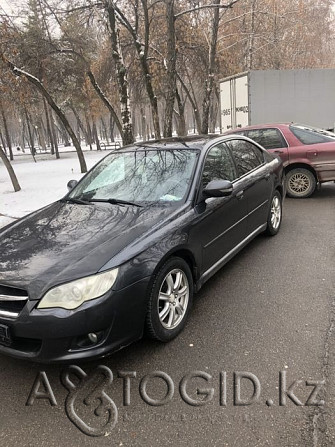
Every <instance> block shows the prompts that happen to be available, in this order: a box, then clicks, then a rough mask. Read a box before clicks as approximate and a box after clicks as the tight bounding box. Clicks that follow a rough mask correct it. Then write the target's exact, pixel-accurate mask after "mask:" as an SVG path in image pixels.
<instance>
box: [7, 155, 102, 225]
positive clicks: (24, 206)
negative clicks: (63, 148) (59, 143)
mask: <svg viewBox="0 0 335 447" xmlns="http://www.w3.org/2000/svg"><path fill="white" fill-rule="evenodd" d="M109 152H110V151H108V150H106V151H99V152H97V151H85V152H84V155H85V160H86V163H87V167H88V169H90V168H91V167H92V166H94V165H95V164H96V163H97V162H98V161H99V160H100V159H101V158H103V157H105V156H106V155H107V154H108V153H109ZM36 160H37V162H36V163H34V161H33V159H32V157H31V156H30V155H29V154H27V155H20V156H17V157H15V159H14V161H13V162H12V166H13V168H14V170H15V173H16V176H17V178H18V180H19V183H20V186H21V191H19V192H14V190H13V187H12V184H11V181H10V178H9V175H8V173H7V171H6V169H5V167H4V165H3V164H2V163H1V162H0V227H2V226H4V225H7V224H8V223H10V222H12V221H13V219H16V218H19V217H22V216H24V215H26V214H28V213H30V212H32V211H35V210H37V209H39V208H42V207H43V206H45V205H48V204H49V203H52V202H54V201H55V200H58V199H60V198H61V197H63V196H64V195H65V194H66V193H67V187H66V185H67V182H68V181H69V180H72V179H75V180H79V179H80V178H81V177H82V176H83V174H81V173H80V167H79V160H78V157H77V154H76V152H66V153H62V154H61V159H59V160H55V158H54V157H53V156H51V155H48V154H38V155H37V157H36Z"/></svg>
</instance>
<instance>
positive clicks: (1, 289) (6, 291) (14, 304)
mask: <svg viewBox="0 0 335 447" xmlns="http://www.w3.org/2000/svg"><path fill="white" fill-rule="evenodd" d="M27 300H28V293H27V291H26V290H23V289H18V288H16V287H10V286H4V285H1V284H0V317H9V318H16V317H17V316H18V315H19V314H20V312H21V311H22V309H23V308H24V306H25V304H26V302H27Z"/></svg>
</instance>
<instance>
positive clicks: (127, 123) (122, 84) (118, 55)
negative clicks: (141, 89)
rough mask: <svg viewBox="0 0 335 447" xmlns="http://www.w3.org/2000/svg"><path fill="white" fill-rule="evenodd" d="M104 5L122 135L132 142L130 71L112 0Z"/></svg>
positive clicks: (126, 141) (124, 138)
mask: <svg viewBox="0 0 335 447" xmlns="http://www.w3.org/2000/svg"><path fill="white" fill-rule="evenodd" d="M104 5H105V9H106V11H107V16H108V23H109V34H110V39H111V43H112V56H113V59H114V62H115V69H116V79H117V83H118V88H119V96H120V104H121V122H122V134H121V135H122V140H123V144H131V143H133V142H134V135H133V126H132V120H131V109H130V97H129V85H128V71H127V67H126V66H125V64H124V61H123V57H122V51H121V45H120V40H119V30H118V28H117V25H116V17H115V10H114V7H113V5H112V3H111V1H110V0H105V2H104Z"/></svg>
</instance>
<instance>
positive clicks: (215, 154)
mask: <svg viewBox="0 0 335 447" xmlns="http://www.w3.org/2000/svg"><path fill="white" fill-rule="evenodd" d="M236 179H237V173H236V167H235V163H234V160H233V158H232V155H231V152H230V150H229V148H228V146H227V145H226V144H225V143H219V144H217V145H215V146H213V147H212V148H211V149H210V150H209V152H208V153H207V156H206V159H205V162H204V167H203V173H202V178H201V181H202V188H204V187H206V185H207V184H208V183H209V182H210V181H212V180H229V181H231V182H234V181H235V180H236ZM202 188H201V189H202ZM247 209H248V208H247V202H246V198H245V197H244V194H243V182H235V183H234V188H233V193H232V194H231V195H230V196H229V197H215V198H209V199H206V200H205V201H204V200H200V202H199V204H198V205H197V207H196V212H197V214H198V215H197V218H196V220H195V225H194V231H193V238H195V242H197V243H199V241H201V246H202V269H201V270H202V273H204V272H206V271H208V270H209V269H211V267H212V266H213V265H214V264H216V263H217V262H220V261H221V260H222V258H224V257H225V255H227V254H228V253H229V252H230V251H231V250H232V249H233V248H235V247H236V245H238V244H239V243H240V242H241V241H242V240H243V239H244V238H245V237H246V232H247V219H246V216H247V214H248V211H247Z"/></svg>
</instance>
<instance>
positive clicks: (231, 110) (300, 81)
mask: <svg viewBox="0 0 335 447" xmlns="http://www.w3.org/2000/svg"><path fill="white" fill-rule="evenodd" d="M334 85H335V69H332V68H320V69H302V70H250V71H247V72H244V73H239V74H236V75H234V76H230V77H229V78H225V79H223V80H222V81H220V104H221V128H222V132H225V131H226V130H230V129H235V128H237V127H245V126H254V125H257V124H259V123H282V122H299V123H305V124H309V125H314V126H317V127H320V128H322V129H328V130H329V129H334V123H335V88H334Z"/></svg>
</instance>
